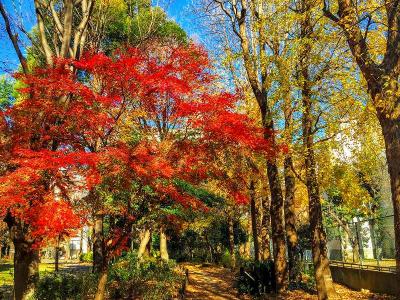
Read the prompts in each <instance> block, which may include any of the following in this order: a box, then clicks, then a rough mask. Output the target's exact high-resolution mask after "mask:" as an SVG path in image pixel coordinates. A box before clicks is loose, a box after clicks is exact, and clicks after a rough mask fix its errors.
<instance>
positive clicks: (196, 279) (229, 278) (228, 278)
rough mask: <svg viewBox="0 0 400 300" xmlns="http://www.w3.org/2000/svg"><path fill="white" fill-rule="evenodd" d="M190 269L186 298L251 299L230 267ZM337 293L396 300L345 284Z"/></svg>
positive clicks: (293, 297)
mask: <svg viewBox="0 0 400 300" xmlns="http://www.w3.org/2000/svg"><path fill="white" fill-rule="evenodd" d="M185 267H186V268H187V269H188V270H189V284H188V286H187V292H186V298H185V299H191V300H192V299H193V300H200V299H201V300H206V299H212V300H238V299H250V298H249V297H247V296H240V295H238V293H237V291H236V289H235V288H234V275H233V274H232V272H231V271H230V270H229V269H226V268H222V267H218V266H202V265H193V264H186V265H185ZM335 288H336V291H337V293H338V294H339V295H340V296H341V298H342V299H343V300H346V299H351V300H369V299H376V300H378V299H379V300H389V299H390V300H394V299H396V298H395V297H390V296H384V295H377V294H373V293H370V292H368V291H353V290H350V289H348V288H346V287H345V286H342V285H339V284H335ZM261 299H265V300H275V299H276V300H278V299H279V300H284V299H285V300H286V299H287V300H317V299H318V297H317V295H311V294H308V293H306V292H304V291H302V290H296V291H290V292H286V293H285V294H282V295H279V296H277V295H268V296H267V297H264V298H261Z"/></svg>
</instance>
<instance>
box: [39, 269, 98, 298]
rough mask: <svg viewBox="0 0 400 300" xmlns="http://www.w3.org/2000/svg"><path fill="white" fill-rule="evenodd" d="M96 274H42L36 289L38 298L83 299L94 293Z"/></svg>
mask: <svg viewBox="0 0 400 300" xmlns="http://www.w3.org/2000/svg"><path fill="white" fill-rule="evenodd" d="M95 288H96V276H95V275H92V274H87V273H78V274H71V273H65V272H54V273H48V274H45V275H44V276H41V278H40V280H39V282H38V285H37V288H36V290H35V294H34V299H38V300H75V299H76V300H78V299H79V300H82V299H86V298H88V297H89V296H90V295H92V294H94V292H95V291H94V289H95Z"/></svg>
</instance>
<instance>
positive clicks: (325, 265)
mask: <svg viewBox="0 0 400 300" xmlns="http://www.w3.org/2000/svg"><path fill="white" fill-rule="evenodd" d="M302 73H303V80H304V83H303V90H302V101H303V143H304V148H305V155H304V157H305V167H306V186H307V192H308V200H309V219H310V229H311V247H312V255H313V264H314V272H315V281H316V285H317V291H318V299H320V300H322V299H324V300H325V299H335V298H337V294H336V291H335V289H334V286H333V281H332V275H331V270H330V268H329V259H328V253H327V248H326V234H325V231H324V228H323V223H322V208H321V201H320V195H319V185H318V179H317V171H316V162H315V155H314V137H313V133H312V129H313V115H312V100H311V89H310V87H309V82H308V78H309V77H308V67H307V66H303V68H302Z"/></svg>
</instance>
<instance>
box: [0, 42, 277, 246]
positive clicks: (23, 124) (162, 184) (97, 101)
mask: <svg viewBox="0 0 400 300" xmlns="http://www.w3.org/2000/svg"><path fill="white" fill-rule="evenodd" d="M153 50H154V49H153ZM210 69H211V67H210V63H209V61H208V57H207V55H206V53H205V51H204V50H203V49H202V48H200V47H198V46H195V45H189V46H185V47H178V48H171V49H160V50H159V51H158V52H157V51H152V52H149V53H146V52H145V51H139V50H138V49H134V48H131V49H128V50H126V51H120V52H117V53H116V54H115V55H114V57H108V56H106V55H104V54H102V53H86V54H85V55H84V56H83V58H82V59H81V60H79V61H66V60H60V61H58V62H57V63H56V64H55V66H54V67H51V68H44V69H36V70H35V71H34V72H33V73H32V74H30V75H17V76H16V77H17V78H18V79H19V80H21V81H22V82H24V84H25V86H26V87H25V88H23V89H22V90H21V92H22V93H23V94H24V95H25V98H24V99H23V100H22V101H20V102H19V103H18V104H16V105H15V106H14V107H13V108H12V109H11V110H10V111H8V112H7V118H8V119H9V120H11V121H10V124H11V125H9V126H3V125H4V124H3V125H2V126H1V130H2V131H5V130H10V131H11V135H12V137H11V139H10V141H9V143H10V144H9V145H8V147H3V146H2V147H1V149H3V148H4V149H6V148H7V149H11V150H9V151H8V152H7V155H8V156H11V160H10V162H9V168H8V171H7V172H5V174H3V176H1V177H0V214H1V215H4V214H5V213H7V212H9V213H11V214H12V215H13V216H15V217H16V218H18V219H19V220H22V221H24V222H27V223H29V224H30V225H31V231H30V234H31V235H32V236H34V237H43V236H47V237H49V238H53V237H55V236H57V235H58V234H61V233H68V232H69V228H70V227H72V228H75V227H76V226H77V224H79V218H78V217H77V216H76V214H75V213H74V211H76V208H75V207H73V206H72V204H73V202H72V201H71V195H70V191H71V189H73V188H74V186H75V187H76V186H79V187H78V189H80V190H81V192H83V191H88V190H90V189H91V188H92V187H93V186H95V185H97V184H99V183H101V182H103V183H104V181H105V180H106V179H107V178H108V181H107V182H108V183H107V184H108V185H109V188H110V190H113V189H118V188H121V182H119V184H116V183H115V182H116V181H115V180H114V181H113V178H119V179H118V180H119V181H121V178H122V181H123V183H122V187H125V188H126V189H129V185H130V183H131V181H132V180H133V179H135V180H136V181H139V182H140V183H141V184H142V185H143V186H144V185H149V186H151V187H152V188H153V190H154V191H155V192H157V193H158V195H159V199H160V200H163V199H168V200H173V201H175V202H178V203H180V204H182V205H184V206H192V207H196V208H199V207H202V205H201V203H199V202H198V201H197V200H196V199H194V198H193V197H191V196H189V195H187V194H185V193H184V192H182V191H180V190H179V189H178V188H177V187H176V186H175V185H174V180H175V179H183V180H186V181H189V182H191V183H193V184H197V183H200V182H201V181H203V180H205V179H207V178H209V177H210V176H211V177H219V176H224V171H223V168H222V166H221V165H220V162H219V160H218V157H219V155H221V153H222V152H229V155H230V156H232V157H237V158H239V157H246V156H250V155H251V154H252V153H253V152H254V151H256V152H259V153H263V154H265V155H270V154H271V153H272V149H271V147H270V145H269V143H268V141H267V140H266V139H265V134H264V131H263V130H262V129H261V128H259V127H257V126H255V124H254V123H253V121H252V120H251V119H249V118H248V117H247V116H246V115H243V114H240V113H237V112H235V105H236V102H237V101H238V97H237V96H236V95H233V94H230V93H226V92H222V93H221V92H219V91H217V88H216V87H215V86H216V85H215V77H214V76H212V75H211V74H210ZM3 119H4V118H3ZM132 132H138V133H139V137H140V138H139V140H137V141H134V142H133V141H132V140H130V139H129V134H131V133H132ZM127 135H128V136H127ZM110 178H111V180H110ZM226 180H227V181H229V180H230V179H228V178H227V177H226ZM231 180H232V179H231ZM235 180H236V182H234V183H232V186H235V187H236V188H232V197H233V198H234V199H236V200H237V202H238V203H244V202H245V201H246V199H245V196H243V194H241V193H240V192H239V191H238V190H239V188H237V187H238V183H237V181H239V180H240V174H238V178H236V179H235ZM110 182H111V184H110ZM113 182H114V186H113ZM227 184H229V183H227ZM55 187H57V189H58V190H60V192H59V193H58V194H57V193H56V192H55ZM114 209H115V208H114ZM117 209H119V210H120V211H121V214H122V215H124V216H126V214H127V210H126V209H125V208H123V207H118V208H117ZM116 235H121V233H120V234H116ZM122 240H123V238H118V239H116V238H115V237H114V238H112V239H111V240H110V242H109V243H110V245H111V246H112V247H114V246H115V243H121V241H122ZM111 246H110V247H111Z"/></svg>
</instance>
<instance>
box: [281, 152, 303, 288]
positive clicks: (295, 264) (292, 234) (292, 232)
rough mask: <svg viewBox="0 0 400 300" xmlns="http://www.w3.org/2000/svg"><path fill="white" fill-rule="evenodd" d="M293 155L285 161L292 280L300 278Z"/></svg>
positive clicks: (287, 236)
mask: <svg viewBox="0 0 400 300" xmlns="http://www.w3.org/2000/svg"><path fill="white" fill-rule="evenodd" d="M292 164H293V162H292V157H291V156H290V155H287V156H286V157H285V161H284V174H285V229H286V241H287V248H288V257H289V279H290V281H292V282H297V281H299V280H300V255H299V249H298V237H297V230H296V215H295V212H294V211H295V207H294V193H295V177H294V174H293V171H292V167H293V166H292Z"/></svg>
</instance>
